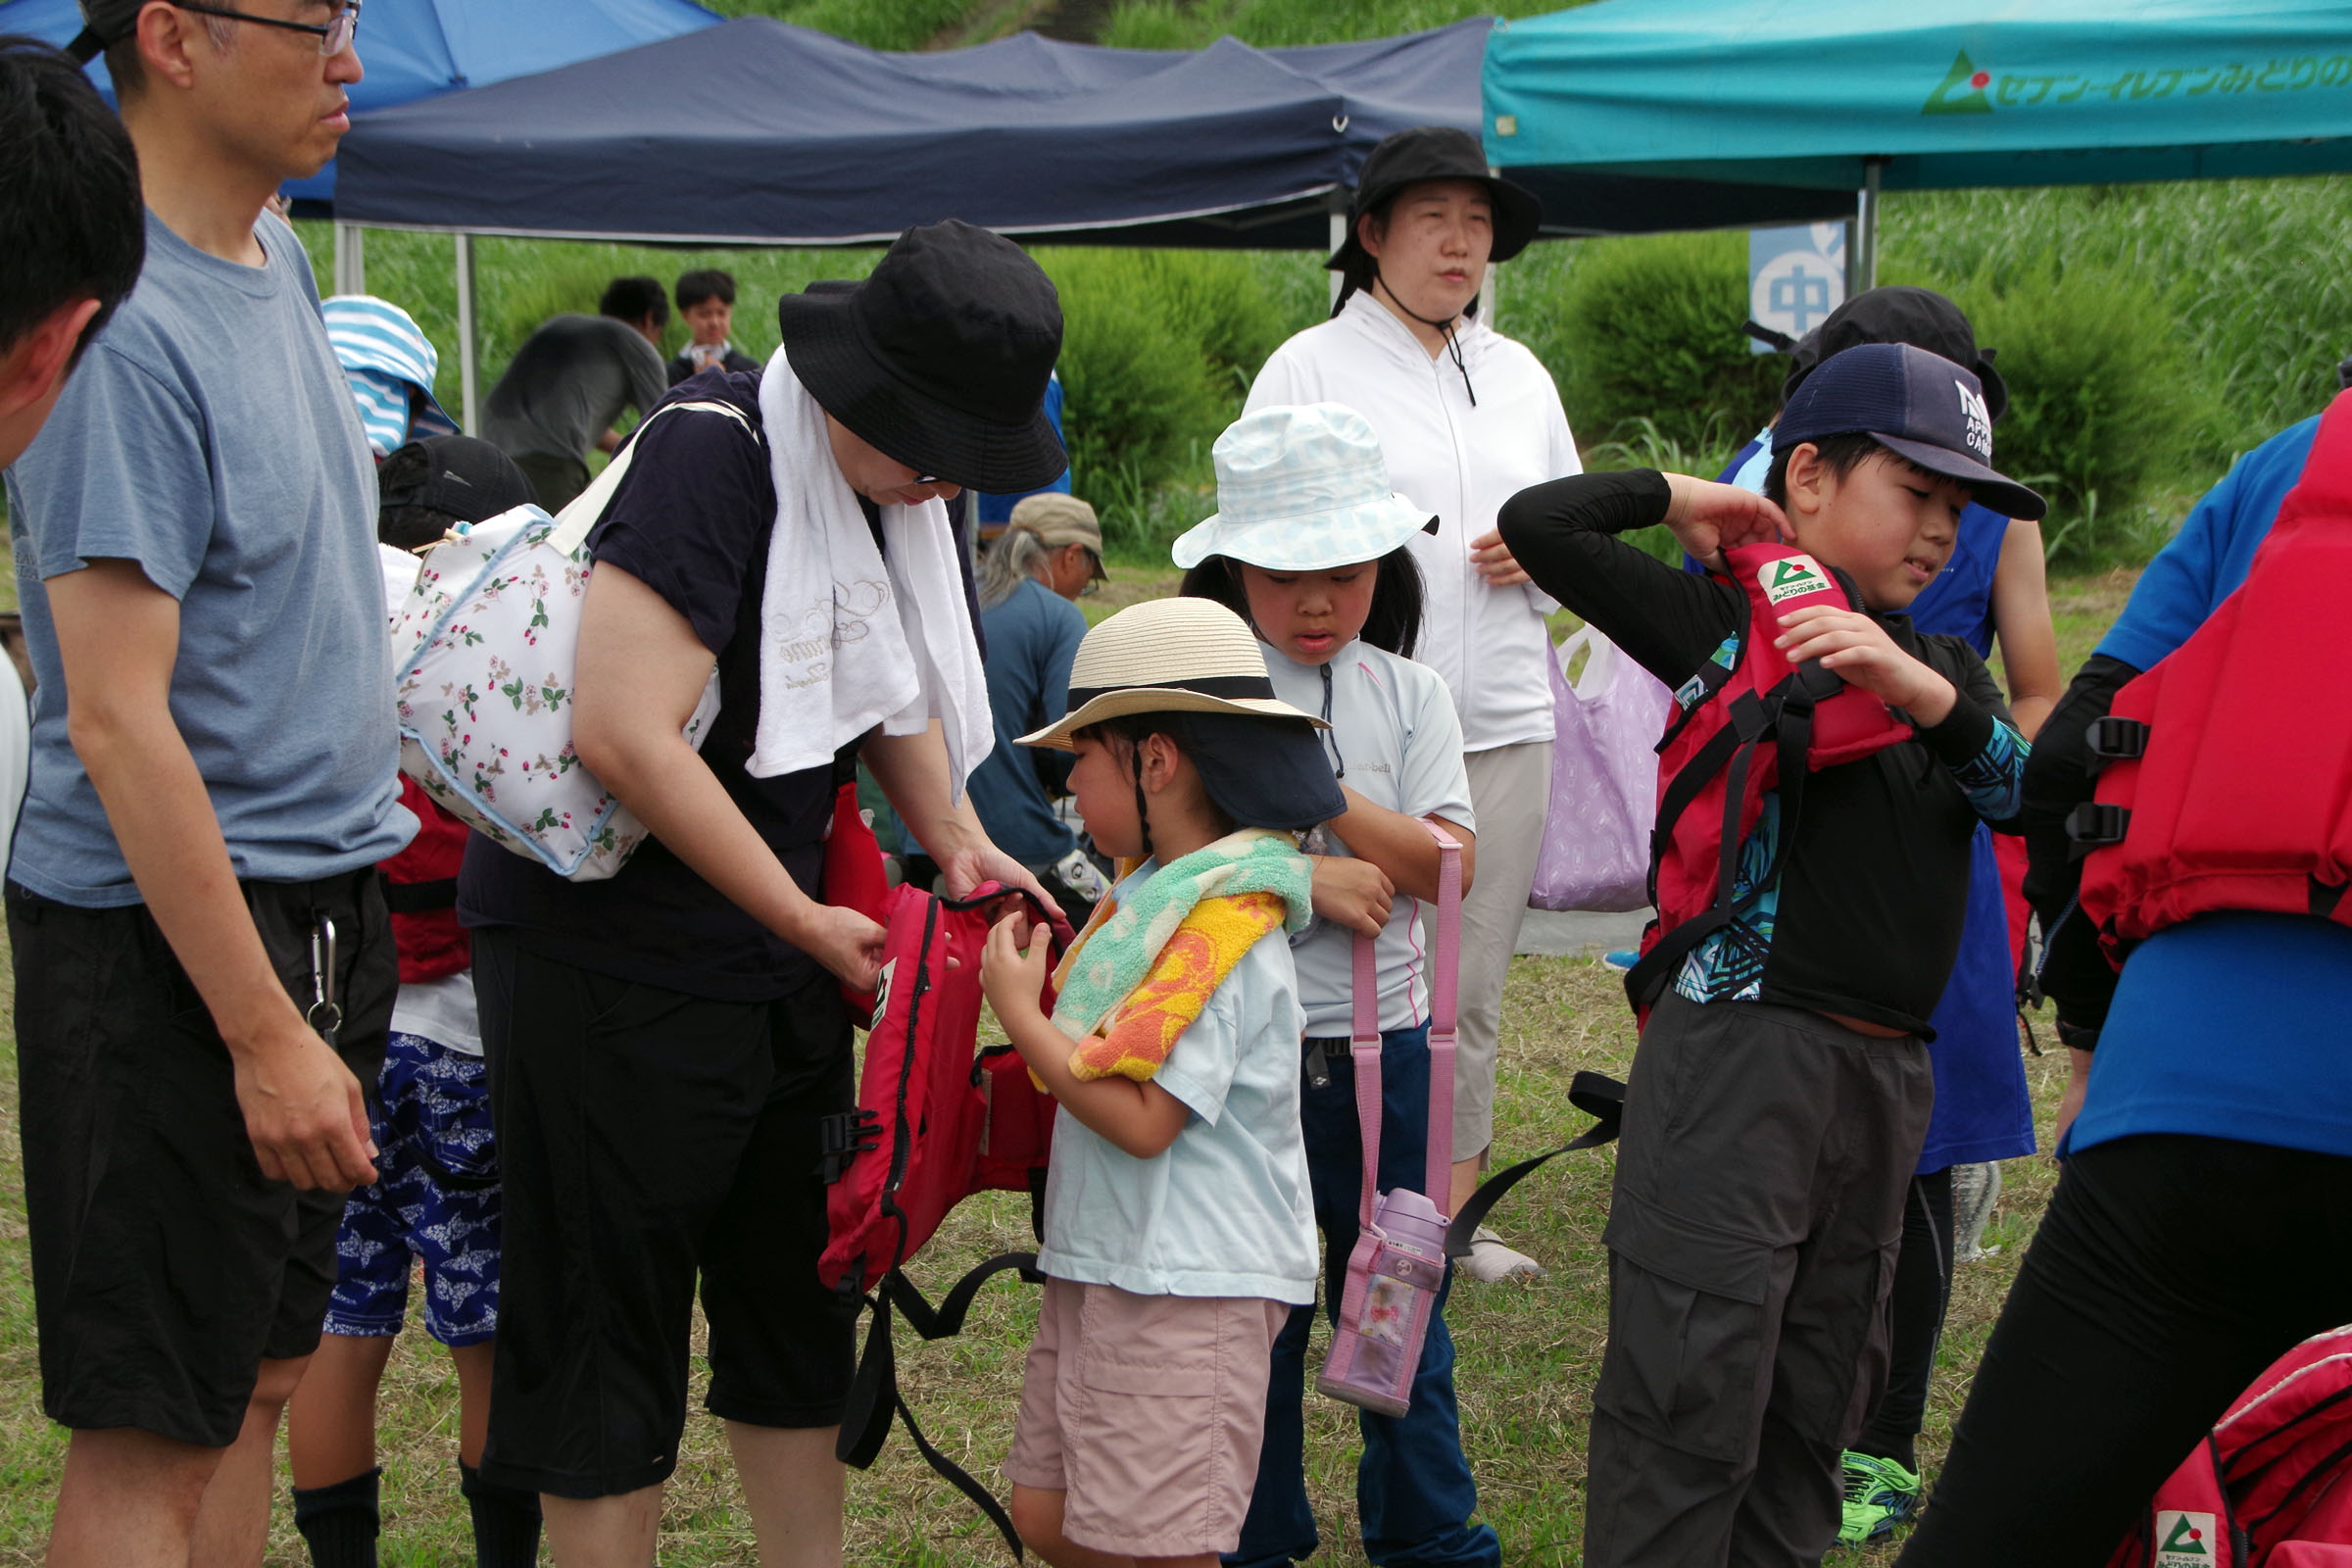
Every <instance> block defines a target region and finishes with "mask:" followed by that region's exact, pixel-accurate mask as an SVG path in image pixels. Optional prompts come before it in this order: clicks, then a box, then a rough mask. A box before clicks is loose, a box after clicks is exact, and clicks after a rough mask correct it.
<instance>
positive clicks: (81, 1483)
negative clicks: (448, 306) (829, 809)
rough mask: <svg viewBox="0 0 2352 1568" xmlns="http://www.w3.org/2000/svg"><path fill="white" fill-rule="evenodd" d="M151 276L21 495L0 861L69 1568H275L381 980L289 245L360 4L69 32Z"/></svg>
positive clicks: (98, 9) (379, 681)
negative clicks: (22, 774) (28, 735)
mask: <svg viewBox="0 0 2352 1568" xmlns="http://www.w3.org/2000/svg"><path fill="white" fill-rule="evenodd" d="M83 10H84V13H85V15H86V16H87V18H88V20H89V22H90V30H89V31H88V32H86V33H85V34H84V35H83V37H84V39H86V40H88V42H89V43H90V44H92V45H103V46H105V47H106V48H107V64H108V68H109V70H110V72H111V73H112V75H113V77H114V81H115V86H116V89H117V91H118V92H119V94H120V96H121V101H122V113H123V123H124V125H125V127H126V128H127V129H128V131H129V133H130V139H131V142H132V144H133V145H134V146H135V148H136V149H137V153H138V163H139V174H140V180H141V188H142V192H143V194H144V196H145V199H146V204H147V211H146V246H147V262H146V267H145V270H143V271H142V272H141V274H140V276H139V281H138V284H137V286H136V288H135V289H133V291H132V293H131V295H130V297H129V299H127V300H126V301H125V302H124V303H123V308H122V309H121V310H120V311H119V312H117V314H116V315H115V318H114V319H113V320H111V321H110V322H108V323H107V325H106V327H105V329H104V330H103V331H102V332H100V333H99V335H98V336H97V337H96V338H95V339H94V340H93V341H92V342H91V343H90V345H89V349H88V352H87V353H86V354H84V355H83V356H82V360H81V364H80V365H79V366H78V367H77V368H76V369H75V370H74V373H73V376H72V378H71V379H69V380H68V381H67V382H66V384H65V389H64V391H63V393H62V395H61V396H60V397H59V399H58V403H57V408H56V412H55V414H54V416H53V417H51V419H50V421H49V424H48V427H47V428H46V429H44V430H43V431H42V432H41V435H40V437H39V438H38V439H37V440H35V441H34V442H33V443H32V445H31V446H30V447H29V448H28V449H27V450H26V451H25V455H24V456H23V457H22V458H21V459H19V460H18V462H17V464H16V465H15V466H13V467H12V468H11V469H10V470H9V475H8V479H9V514H10V516H9V520H10V525H11V528H12V530H13V533H14V536H15V546H16V566H17V582H18V591H19V593H20V595H21V596H22V599H23V602H24V610H25V632H26V636H27V639H28V641H29V643H30V646H31V650H32V658H33V662H34V664H35V666H36V667H37V668H38V670H39V672H40V684H39V690H38V693H37V696H36V701H35V711H34V713H33V740H32V767H31V782H30V785H29V787H28V789H27V793H26V797H25V809H24V814H23V815H22V817H21V818H20V820H19V823H18V830H17V836H16V854H15V857H14V858H13V859H12V860H11V862H10V865H9V878H8V889H7V911H8V926H9V941H10V945H11V948H12V950H13V956H14V960H15V965H16V977H17V995H16V1023H17V1053H18V1054H17V1060H18V1093H19V1097H20V1107H19V1125H20V1126H21V1127H22V1129H23V1132H24V1158H25V1207H26V1211H27V1220H28V1228H29V1230H30V1233H31V1250H32V1279H33V1305H34V1311H35V1315H36V1320H37V1325H38V1330H39V1345H40V1365H41V1396H42V1404H43V1407H44V1409H45V1410H46V1411H47V1412H48V1414H49V1416H50V1418H51V1419H52V1420H55V1421H57V1422H58V1423H60V1424H61V1425H63V1426H65V1427H67V1428H69V1429H71V1431H72V1440H71V1442H70V1443H69V1445H68V1446H67V1449H66V1463H65V1475H64V1479H63V1481H62V1483H61V1486H60V1489H59V1495H58V1504H57V1513H56V1518H55V1521H54V1524H53V1526H52V1530H51V1535H50V1541H49V1549H48V1558H47V1560H48V1562H49V1563H50V1564H52V1565H53V1568H81V1565H85V1564H87V1565H92V1568H96V1565H102V1564H103V1565H120V1564H153V1563H167V1562H173V1563H184V1562H189V1561H195V1562H224V1563H225V1562H258V1561H260V1559H261V1556H262V1551H263V1548H264V1545H265V1544H266V1543H267V1540H268V1535H269V1515H270V1485H271V1472H270V1456H271V1447H272V1441H273V1439H274V1436H275V1431H276V1426H277V1420H278V1415H279V1412H280V1410H281V1408H282V1406H283V1405H284V1402H285V1400H286V1397H287V1396H288V1395H289V1394H291V1393H292V1391H293V1388H294V1385H295V1383H296V1381H297V1380H298V1379H299V1378H300V1376H301V1374H302V1369H303V1366H304V1364H305V1361H306V1360H307V1358H308V1357H309V1355H310V1352H311V1351H312V1349H313V1348H316V1346H317V1344H318V1341H319V1319H320V1317H321V1315H322V1314H323V1311H324V1308H325V1304H326V1297H327V1293H328V1291H329V1290H330V1289H331V1288H332V1286H333V1284H334V1279H335V1252H334V1235H335V1224H336V1221H337V1219H338V1218H339V1217H340V1215H341V1212H342V1207H343V1196H342V1195H343V1193H344V1192H345V1191H347V1190H348V1189H350V1188H351V1187H353V1186H356V1185H359V1184H362V1183H366V1182H369V1181H372V1180H373V1179H374V1177H375V1169H374V1166H373V1164H372V1163H371V1161H372V1159H373V1156H374V1153H375V1148H374V1145H373V1144H372V1143H371V1142H370V1141H369V1138H368V1109H367V1105H366V1103H364V1101H363V1098H362V1094H361V1085H362V1083H364V1082H372V1081H373V1080H374V1078H375V1076H376V1072H377V1069H378V1067H379V1065H380V1063H381V1058H382V1054H383V1049H384V1044H385V1038H386V1032H387V1030H388V1027H389V1025H390V1022H391V1009H392V996H393V989H394V985H395V982H396V978H397V964H396V960H395V956H394V954H393V952H392V943H391V931H390V919H389V916H388V915H387V914H386V912H385V909H384V901H383V896H382V894H381V892H380V891H379V890H378V888H377V886H376V880H377V879H376V875H375V870H374V864H375V862H376V861H377V860H379V859H381V858H384V857H385V856H386V855H388V854H390V853H392V852H393V851H395V850H398V849H399V848H400V847H401V846H402V845H403V844H405V843H406V842H407V841H408V839H409V837H410V835H411V834H412V833H414V832H415V830H416V822H415V819H414V818H413V817H411V816H410V815H409V813H408V812H407V811H406V810H405V809H402V807H401V806H400V804H399V796H398V792H397V789H396V784H395V772H394V765H395V759H396V755H397V751H396V748H397V742H396V740H395V737H394V735H393V730H392V723H391V700H392V697H391V673H390V669H389V662H388V660H387V657H386V649H385V643H384V597H383V586H382V575H381V570H380V568H379V567H378V565H377V564H376V558H375V543H374V534H375V526H374V516H375V511H374V483H373V477H372V464H371V462H370V459H369V457H368V446H367V441H366V438H365V436H364V435H363V434H362V432H361V429H360V423H359V415H358V411H357V410H356V409H355V408H354V407H353V404H352V400H351V395H350V392H349V390H348V387H347V384H346V382H345V381H344V379H343V372H342V368H341V367H340V366H338V365H337V364H336V363H335V357H334V352H333V350H332V349H331V348H330V347H329V346H328V344H327V340H326V330H325V326H324V324H323V323H322V322H321V321H320V319H319V297H318V293H317V291H316V289H315V288H314V287H313V285H312V281H311V268H310V263H309V261H308V259H307V258H306V257H305V256H304V255H303V251H302V246H301V245H300V244H299V243H298V242H297V241H296V239H295V237H294V231H293V230H292V229H291V228H289V227H287V226H286V224H285V223H283V222H281V221H279V220H277V219H276V218H274V217H270V216H268V215H266V214H265V213H264V211H263V204H264V203H265V202H266V201H267V200H268V199H269V197H270V194H271V193H272V192H273V191H274V190H275V189H276V188H277V186H278V185H279V184H280V183H281V182H283V181H285V180H287V179H292V178H298V177H302V176H305V175H308V174H311V173H314V172H317V171H318V170H319V168H320V167H321V166H322V165H324V164H325V162H326V160H327V159H328V158H329V157H331V156H332V155H333V153H334V151H335V146H336V144H337V142H338V141H339V140H340V139H341V137H342V133H343V131H344V129H345V128H346V127H347V125H348V123H349V122H348V120H347V118H346V113H345V111H346V110H347V108H348V106H349V93H348V89H349V87H350V85H351V83H353V82H355V81H357V80H358V79H359V76H360V66H359V59H358V56H357V55H356V54H355V53H354V51H353V47H352V28H353V26H354V25H355V23H356V21H357V18H358V8H357V7H356V6H349V5H347V4H345V0H242V4H241V6H240V7H239V8H238V9H237V10H236V14H235V15H234V16H233V17H232V16H221V15H207V14H206V13H205V12H203V11H200V10H197V9H195V8H193V7H192V6H189V5H158V4H153V3H146V0H84V4H83Z"/></svg>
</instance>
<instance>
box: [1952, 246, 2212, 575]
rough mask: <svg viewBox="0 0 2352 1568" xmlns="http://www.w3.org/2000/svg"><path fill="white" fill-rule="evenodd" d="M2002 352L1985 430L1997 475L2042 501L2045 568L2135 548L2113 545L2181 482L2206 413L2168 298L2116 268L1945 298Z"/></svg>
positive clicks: (2047, 272)
mask: <svg viewBox="0 0 2352 1568" xmlns="http://www.w3.org/2000/svg"><path fill="white" fill-rule="evenodd" d="M1950 292H1951V294H1952V296H1953V298H1954V299H1956V300H1958V301H1959V302H1960V304H1961V306H1962V308H1963V309H1965V310H1966V311H1967V312H1968V313H1969V317H1970V319H1971V320H1972V321H1973V322H1974V323H1975V325H1976V329H1977V337H1978V340H1979V341H1980V342H1982V343H1986V344H1990V345H1992V346H1993V347H1994V348H1995V349H1996V350H1998V354H1999V357H1998V359H1997V360H1996V362H1995V363H1996V364H1997V365H1998V367H1999V368H2000V371H2001V378H2002V379H2003V380H2004V381H2006V382H2007V383H2008V387H2009V413H2008V415H2007V417H2004V418H2003V419H2002V420H2001V422H2000V424H1999V426H1998V427H1997V428H1996V429H1995V430H1994V432H1993V451H1994V457H1995V461H1996V464H1997V466H1999V467H2000V469H2001V471H2002V472H2004V473H2007V474H2010V475H2011V476H2013V477H2016V478H2019V479H2022V480H2024V481H2025V482H2027V483H2030V484H2033V485H2034V487H2035V488H2036V489H2039V490H2041V491H2042V492H2043V494H2044V495H2045V496H2046V497H2047V498H2048V499H2049V501H2050V505H2051V516H2050V518H2049V520H2048V521H2047V522H2046V523H2045V524H2044V527H2043V541H2044V544H2045V547H2046V548H2047V549H2048V551H2049V554H2050V556H2051V559H2052V560H2058V561H2068V562H2074V563H2080V564H2091V563H2095V562H2103V561H2105V560H2107V559H2109V558H2110V557H2113V556H2116V555H2118V554H2119V553H2122V554H2131V553H2135V552H2136V550H2137V547H2138V546H2139V544H2140V543H2141V541H2140V540H2138V539H2137V538H2135V537H2128V536H2124V535H2121V534H2119V520H2120V522H2121V523H2122V524H2123V525H2125V526H2127V527H2129V526H2130V525H2131V524H2132V523H2133V522H2134V521H2135V520H2136V519H2137V518H2138V517H2139V516H2140V515H2141V514H2142V513H2143V512H2144V510H2145V503H2146V502H2147V500H2148V498H2149V496H2150V494H2151V492H2152V490H2153V488H2154V486H2156V485H2157V484H2159V483H2161V482H2163V481H2164V480H2166V479H2169V478H2172V477H2174V476H2175V475H2177V474H2178V473H2179V472H2180V467H2181V458H2182V452H2183V448H2184V447H2185V446H2186V445H2187V444H2188V443H2189V441H2190V439H2191V437H2192V434H2193V432H2194V431H2195V430H2196V429H2197V427H2198V426H2199V424H2200V423H2201V421H2202V418H2203V417H2204V415H2205V413H2206V411H2204V410H2203V409H2201V408H2200V407H2199V405H2198V402H2197V400H2196V398H2195V396H2194V395H2193V394H2192V393H2190V392H2189V391H2188V390H2187V388H2188V387H2189V386H2190V385H2191V384H2192V380H2193V377H2192V373H2191V366H2190V364H2189V358H2188V355H2187V352H2186V350H2185V348H2184V347H2183V345H2182V344H2181V342H2180V338H2179V337H2178V336H2177V335H2176V334H2175V332H2174V330H2173V326H2172V322H2173V320H2174V316H2175V312H2174V310H2173V308H2172V306H2171V304H2170V302H2169V301H2168V300H2167V299H2166V297H2165V295H2164V293H2163V292H2162V291H2160V290H2159V289H2157V288H2156V287H2155V286H2154V285H2152V284H2150V283H2148V282H2147V281H2145V280H2144V279H2143V278H2141V277H2139V276H2138V275H2136V274H2134V273H2132V272H2130V271H2127V270H2123V269H2121V268H2115V267H2090V266H2072V267H2068V268H2066V269H2065V270H2057V269H2056V268H2055V267H2054V266H2049V265H2045V266H2044V267H2040V268H2034V269H2031V270H2026V271H2024V272H2021V273H2007V274H2003V275H2002V276H2001V277H1999V278H1998V279H1997V280H1995V279H1993V278H1991V277H1989V276H1985V275H1980V276H1979V277H1978V278H1976V279H1975V280H1973V281H1971V282H1970V283H1968V284H1965V285H1962V286H1960V287H1957V288H1954V289H1952V290H1951V291H1950Z"/></svg>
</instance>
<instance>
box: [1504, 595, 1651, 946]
mask: <svg viewBox="0 0 2352 1568" xmlns="http://www.w3.org/2000/svg"><path fill="white" fill-rule="evenodd" d="M1579 653H1583V654H1584V655H1585V667H1584V669H1583V671H1582V672H1581V673H1580V674H1578V676H1577V678H1576V680H1575V682H1574V683H1573V684H1571V683H1570V682H1569V680H1568V678H1567V675H1566V670H1567V669H1568V667H1569V665H1570V664H1572V663H1573V662H1575V659H1576V656H1577V655H1578V654H1579ZM1672 701H1673V699H1672V697H1671V696H1670V695H1669V694H1668V692H1667V690H1666V687H1665V685H1664V684H1663V683H1662V682H1660V681H1659V680H1658V679H1657V677H1656V676H1654V675H1652V674H1650V672H1649V671H1648V670H1645V669H1643V668H1642V666H1641V665H1639V664H1637V663H1635V662H1633V661H1632V660H1630V659H1628V658H1626V657H1625V655H1624V654H1623V653H1621V652H1619V651H1618V648H1617V645H1616V644H1615V643H1612V642H1610V641H1609V640H1608V639H1607V638H1606V637H1603V636H1602V635H1601V634H1600V633H1598V632H1596V631H1594V630H1593V628H1592V627H1590V626H1584V627H1580V628H1578V629H1577V631H1575V632H1574V633H1573V634H1571V635H1570V637H1569V638H1568V640H1567V641H1566V642H1564V643H1562V644H1560V646H1559V648H1558V649H1557V650H1556V655H1555V657H1554V659H1553V660H1552V664H1551V709H1552V715H1553V719H1554V723H1555V728H1554V734H1553V739H1552V743H1551V805H1550V809H1549V810H1548V811H1547V812H1546V814H1545V817H1544V848H1543V849H1542V851H1541V852H1539V853H1538V855H1537V857H1536V884H1535V888H1534V891H1533V892H1531V893H1530V894H1529V895H1528V900H1527V902H1528V905H1529V907H1532V908H1538V909H1593V910H1604V911H1614V910H1624V909H1640V908H1645V907H1648V904H1649V830H1650V825H1651V823H1652V822H1654V821H1655V820H1656V817H1657V804H1658V758H1657V753H1656V751H1655V750H1654V748H1655V747H1656V745H1657V743H1658V737H1659V736H1660V735H1662V734H1664V733H1665V729H1666V711H1667V709H1668V707H1669V706H1670V705H1671V703H1672Z"/></svg>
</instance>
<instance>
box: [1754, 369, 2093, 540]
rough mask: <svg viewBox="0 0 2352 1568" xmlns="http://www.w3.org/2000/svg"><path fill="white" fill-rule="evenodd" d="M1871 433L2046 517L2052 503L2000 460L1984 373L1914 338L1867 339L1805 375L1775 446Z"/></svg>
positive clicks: (2011, 508)
mask: <svg viewBox="0 0 2352 1568" xmlns="http://www.w3.org/2000/svg"><path fill="white" fill-rule="evenodd" d="M1833 435H1867V436H1869V437H1870V438H1871V439H1872V440H1873V441H1876V442H1878V443H1879V445H1881V446H1883V447H1885V448H1886V449H1887V451H1889V452H1891V453H1893V454H1895V455H1896V456H1897V457H1900V458H1904V459H1907V460H1909V461H1910V462H1912V463H1916V464H1918V465H1919V466H1921V467H1923V468H1925V469H1927V470H1928V471H1929V472H1930V473H1939V474H1942V475H1943V476H1944V477H1946V478H1949V479H1956V480H1958V481H1959V482H1960V483H1961V484H1964V485H1966V486H1967V487H1968V489H1969V492H1970V493H1971V494H1972V495H1974V496H1975V497H1976V499H1977V500H1978V501H1979V502H1980V503H1981V504H1983V505H1984V506H1985V507H1987V508H1989V509H1991V510H1992V511H1994V512H1997V513H1999V514H2001V515H2003V516H2005V517H2025V518H2028V519H2029V520H2035V521H2038V520H2039V519H2040V517H2041V515H2042V514H2043V513H2045V512H2047V511H2048V510H2049V506H2048V503H2046V502H2044V501H2043V500H2042V499H2041V497H2040V496H2038V495H2035V494H2034V492H2033V491H2032V490H2029V489H2027V488H2026V487H2025V486H2024V485H2022V484H2019V483H2018V482H2017V481H2016V480H2014V479H2011V478H2009V477H2007V476H2006V475H2003V474H2000V473H1997V472H1995V471H1994V470H1993V467H1992V412H1991V410H1990V409H1989V408H1987V407H1986V405H1985V384H1984V383H1983V382H1982V381H1979V380H1978V379H1977V377H1976V374H1975V373H1974V372H1973V371H1971V370H1968V369H1966V368H1963V367H1961V366H1958V365H1954V364H1953V363H1952V362H1951V361H1949V360H1947V359H1944V358H1942V357H1941V356H1940V355H1936V354H1930V353H1929V352H1928V351H1927V350H1926V349H1922V348H1914V347H1913V346H1911V345H1910V344H1908V343H1863V344H1859V345H1857V346H1855V347H1853V348H1850V349H1846V350H1844V351H1843V352H1841V353H1838V354H1833V355H1831V356H1830V357H1829V358H1828V359H1826V360H1824V361H1822V362H1821V364H1820V365H1819V366H1818V367H1816V368H1814V371H1813V373H1812V374H1811V375H1808V376H1806V377H1805V379H1804V382H1803V384H1802V385H1800V386H1798V387H1797V389H1796V391H1795V393H1794V394H1793V395H1791V396H1790V397H1789V406H1788V408H1786V409H1784V410H1783V411H1782V412H1781V418H1780V422H1779V423H1778V424H1776V425H1774V426H1773V432H1772V444H1773V447H1774V449H1775V450H1777V451H1781V452H1787V451H1789V450H1791V449H1792V448H1794V447H1795V446H1796V444H1797V443H1798V442H1800V441H1816V442H1817V441H1819V440H1821V439H1822V438H1823V437H1824V436H1833Z"/></svg>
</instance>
